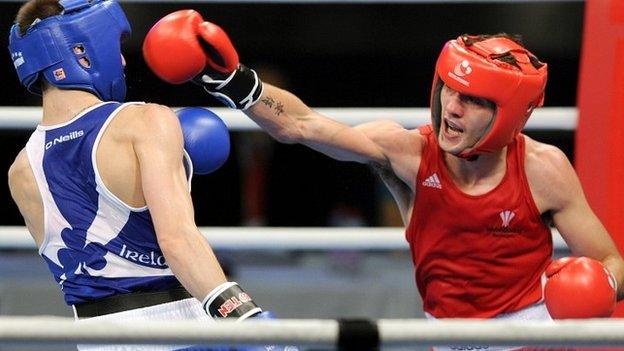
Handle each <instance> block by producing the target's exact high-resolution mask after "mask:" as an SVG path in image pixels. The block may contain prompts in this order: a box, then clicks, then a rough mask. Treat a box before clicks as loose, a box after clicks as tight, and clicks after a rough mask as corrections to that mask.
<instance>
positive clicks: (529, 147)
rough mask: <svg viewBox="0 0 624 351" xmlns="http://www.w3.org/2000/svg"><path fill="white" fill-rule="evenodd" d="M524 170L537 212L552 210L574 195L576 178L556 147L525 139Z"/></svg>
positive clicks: (566, 159) (561, 152)
mask: <svg viewBox="0 0 624 351" xmlns="http://www.w3.org/2000/svg"><path fill="white" fill-rule="evenodd" d="M525 140H526V153H525V163H524V169H525V173H526V178H527V181H528V183H529V186H530V188H531V193H532V194H533V198H534V200H535V201H536V203H537V204H538V207H539V208H540V211H542V212H543V211H547V210H552V209H556V208H559V207H561V206H562V204H563V203H565V202H567V201H568V199H569V198H568V197H569V196H571V194H575V193H576V192H575V191H574V187H575V186H576V185H575V184H577V183H578V179H577V177H576V174H575V172H574V168H573V167H572V164H571V163H570V161H569V160H568V158H567V157H566V155H565V154H564V153H563V151H561V150H560V149H559V148H558V147H556V146H553V145H549V144H545V143H541V142H538V141H535V140H532V139H530V138H528V137H526V136H525Z"/></svg>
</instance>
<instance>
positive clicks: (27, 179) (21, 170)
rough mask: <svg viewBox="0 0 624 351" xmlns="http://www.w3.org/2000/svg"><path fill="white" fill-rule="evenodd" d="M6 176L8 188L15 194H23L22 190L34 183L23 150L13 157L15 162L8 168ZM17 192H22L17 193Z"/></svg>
mask: <svg viewBox="0 0 624 351" xmlns="http://www.w3.org/2000/svg"><path fill="white" fill-rule="evenodd" d="M8 176H9V187H10V188H11V192H12V193H13V192H16V194H18V193H19V194H23V190H24V189H25V188H28V186H29V185H30V184H34V183H35V176H34V174H33V171H32V169H31V168H30V163H29V162H28V154H27V153H26V149H25V148H24V149H22V150H21V151H20V152H19V153H18V154H17V156H16V157H15V160H14V161H13V163H12V164H11V167H10V168H9V174H8ZM18 190H22V191H19V192H18ZM14 195H15V194H14Z"/></svg>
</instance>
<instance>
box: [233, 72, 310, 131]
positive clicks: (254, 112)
mask: <svg viewBox="0 0 624 351" xmlns="http://www.w3.org/2000/svg"><path fill="white" fill-rule="evenodd" d="M244 112H245V114H247V116H249V118H251V119H252V120H253V121H254V122H256V123H257V124H258V125H259V126H260V127H261V128H262V129H264V130H265V131H266V132H267V133H269V134H270V135H271V136H272V137H274V138H275V139H277V140H278V141H280V142H283V143H298V142H301V141H302V139H303V137H304V135H303V132H302V128H301V125H302V123H305V121H306V120H309V119H310V118H312V117H313V114H314V111H312V109H310V108H309V107H308V106H307V105H306V104H305V103H303V101H301V100H300V99H299V98H298V97H296V96H295V95H293V94H292V93H290V92H288V91H286V90H283V89H280V88H277V87H274V86H272V85H270V84H266V83H265V84H264V88H263V92H262V95H261V97H260V99H259V100H258V102H256V103H255V104H254V105H253V106H252V107H251V108H249V109H247V110H245V111H244Z"/></svg>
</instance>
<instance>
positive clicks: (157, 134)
mask: <svg viewBox="0 0 624 351" xmlns="http://www.w3.org/2000/svg"><path fill="white" fill-rule="evenodd" d="M151 110H152V111H151V112H147V113H146V116H145V117H144V118H145V119H146V120H145V121H142V123H141V122H138V123H140V124H141V125H140V127H139V128H140V131H138V132H137V136H136V138H135V141H134V143H133V145H134V149H135V152H136V155H137V159H138V161H139V167H140V171H141V184H142V190H143V195H144V197H145V201H146V203H147V206H148V208H149V210H150V213H151V216H152V220H153V222H154V227H155V229H156V233H157V235H158V236H159V240H160V239H161V236H163V235H175V233H179V232H181V231H184V229H185V227H186V226H188V227H190V228H194V227H195V223H194V219H193V216H194V214H193V205H192V201H191V197H190V194H189V192H188V184H187V178H186V175H185V172H184V165H183V162H182V158H183V145H184V141H183V137H182V131H181V128H180V125H179V122H178V119H177V117H176V116H175V114H173V112H171V110H169V109H167V108H164V107H151ZM190 228H188V229H190Z"/></svg>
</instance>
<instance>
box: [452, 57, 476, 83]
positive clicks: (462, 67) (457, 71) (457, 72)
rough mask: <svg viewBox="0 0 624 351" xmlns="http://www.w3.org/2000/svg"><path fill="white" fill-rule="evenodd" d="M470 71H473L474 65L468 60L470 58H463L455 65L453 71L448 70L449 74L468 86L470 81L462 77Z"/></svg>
mask: <svg viewBox="0 0 624 351" xmlns="http://www.w3.org/2000/svg"><path fill="white" fill-rule="evenodd" d="M470 73H472V66H470V62H468V60H462V61H461V62H459V63H457V64H456V65H455V68H453V72H448V76H449V77H451V78H453V79H455V80H456V81H458V82H460V83H461V84H463V85H465V86H467V87H468V86H470V82H469V81H467V80H466V79H464V78H462V77H465V76H467V75H469V74H470Z"/></svg>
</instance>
